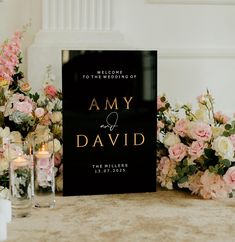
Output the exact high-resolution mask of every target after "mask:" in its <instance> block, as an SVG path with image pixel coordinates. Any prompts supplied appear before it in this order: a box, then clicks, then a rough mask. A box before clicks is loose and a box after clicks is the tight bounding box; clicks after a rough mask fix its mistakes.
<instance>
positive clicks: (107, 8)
mask: <svg viewBox="0 0 235 242" xmlns="http://www.w3.org/2000/svg"><path fill="white" fill-rule="evenodd" d="M104 13H105V15H104V16H105V21H104V29H105V30H106V31H109V30H110V29H111V4H110V0H105V5H104Z"/></svg>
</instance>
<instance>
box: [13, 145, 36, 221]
mask: <svg viewBox="0 0 235 242" xmlns="http://www.w3.org/2000/svg"><path fill="white" fill-rule="evenodd" d="M8 151H9V159H10V193H11V202H12V215H13V217H25V216H28V215H30V213H31V207H32V180H31V176H32V166H31V154H30V146H29V143H28V142H26V141H19V142H9V145H8Z"/></svg>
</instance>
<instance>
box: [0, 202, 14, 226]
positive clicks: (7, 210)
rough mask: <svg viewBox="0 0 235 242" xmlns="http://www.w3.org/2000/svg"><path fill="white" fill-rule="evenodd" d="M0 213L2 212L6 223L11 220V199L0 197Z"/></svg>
mask: <svg viewBox="0 0 235 242" xmlns="http://www.w3.org/2000/svg"><path fill="white" fill-rule="evenodd" d="M0 214H2V216H3V217H4V218H5V220H6V222H7V223H10V222H11V218H12V212H11V201H9V200H7V199H2V198H0Z"/></svg>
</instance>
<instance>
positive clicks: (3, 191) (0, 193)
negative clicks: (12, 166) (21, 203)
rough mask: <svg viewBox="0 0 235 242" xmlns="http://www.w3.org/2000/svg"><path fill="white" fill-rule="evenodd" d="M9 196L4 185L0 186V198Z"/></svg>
mask: <svg viewBox="0 0 235 242" xmlns="http://www.w3.org/2000/svg"><path fill="white" fill-rule="evenodd" d="M9 197H10V191H9V189H7V188H6V187H2V186H0V198H3V199H8V198H9Z"/></svg>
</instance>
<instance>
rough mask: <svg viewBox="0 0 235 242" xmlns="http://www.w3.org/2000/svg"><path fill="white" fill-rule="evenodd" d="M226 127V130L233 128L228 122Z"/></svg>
mask: <svg viewBox="0 0 235 242" xmlns="http://www.w3.org/2000/svg"><path fill="white" fill-rule="evenodd" d="M224 128H225V129H226V130H230V129H231V128H232V126H231V124H226V125H225V126H224Z"/></svg>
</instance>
